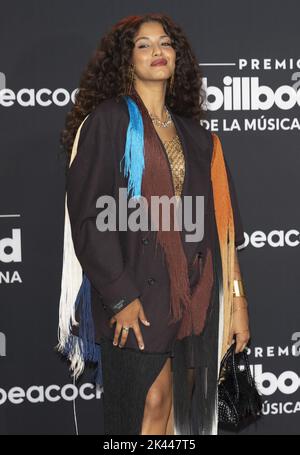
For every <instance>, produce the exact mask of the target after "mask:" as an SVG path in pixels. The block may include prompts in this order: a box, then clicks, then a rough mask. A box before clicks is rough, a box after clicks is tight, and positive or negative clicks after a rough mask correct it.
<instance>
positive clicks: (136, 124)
mask: <svg viewBox="0 0 300 455" xmlns="http://www.w3.org/2000/svg"><path fill="white" fill-rule="evenodd" d="M123 98H124V99H125V101H126V103H127V107H128V111H129V117H130V121H129V125H128V128H127V134H126V146H125V153H124V156H123V157H122V159H121V161H120V172H122V167H121V163H122V161H123V159H124V158H125V166H124V176H125V177H128V175H129V179H128V187H127V194H128V195H130V192H131V197H133V198H139V197H140V196H141V194H142V176H143V171H144V168H145V159H144V124H143V118H142V115H141V113H140V110H139V108H138V106H137V104H136V102H135V101H133V99H132V98H130V97H129V96H124V97H123Z"/></svg>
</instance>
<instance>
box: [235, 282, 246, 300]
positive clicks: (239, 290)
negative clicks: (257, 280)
mask: <svg viewBox="0 0 300 455" xmlns="http://www.w3.org/2000/svg"><path fill="white" fill-rule="evenodd" d="M233 295H234V296H235V297H245V292H244V286H243V282H242V280H233Z"/></svg>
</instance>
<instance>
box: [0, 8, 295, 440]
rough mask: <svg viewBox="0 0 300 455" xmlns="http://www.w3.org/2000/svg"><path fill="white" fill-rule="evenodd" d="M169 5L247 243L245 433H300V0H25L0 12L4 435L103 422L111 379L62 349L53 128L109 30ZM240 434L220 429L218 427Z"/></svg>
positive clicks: (60, 213)
mask: <svg viewBox="0 0 300 455" xmlns="http://www.w3.org/2000/svg"><path fill="white" fill-rule="evenodd" d="M146 12H164V13H167V14H169V15H170V16H171V17H172V18H173V19H174V20H175V22H178V23H179V24H180V25H181V26H182V27H183V29H184V30H185V32H186V34H187V35H188V38H189V39H190V42H191V44H192V47H193V49H194V51H195V54H196V56H197V59H198V61H199V65H201V68H202V70H203V75H204V83H205V87H206V90H207V96H208V107H209V112H208V118H207V120H206V121H205V122H204V126H205V127H206V128H209V129H211V130H212V131H215V132H217V134H219V136H220V138H221V140H222V144H223V149H224V153H225V155H226V158H227V160H228V162H229V165H230V167H231V171H232V174H233V176H234V180H235V184H236V188H237V193H238V198H239V204H240V210H241V214H242V218H243V222H244V228H245V238H246V248H245V249H244V250H242V251H240V252H239V257H240V262H241V268H242V272H243V275H244V280H245V286H246V291H247V294H248V302H249V307H250V315H251V329H252V341H251V345H250V348H251V356H250V361H251V362H250V363H251V368H252V369H253V371H254V373H255V377H256V380H257V382H258V384H259V387H260V390H261V392H262V393H263V401H264V407H263V414H264V415H263V417H262V418H261V419H260V420H259V421H258V422H256V423H255V424H253V425H251V426H248V427H247V428H245V429H244V430H242V431H241V432H240V433H239V434H241V435H244V434H250V435H256V434H268V435H271V434H300V365H299V361H300V309H299V308H300V306H299V291H300V255H299V242H300V237H299V233H300V210H299V194H300V178H299V171H300V153H299V129H300V117H299V106H300V88H299V87H300V54H299V24H298V18H299V14H300V4H299V2H297V1H291V0H286V1H285V2H281V1H280V0H274V1H272V2H259V1H257V0H251V1H250V0H248V1H246V0H244V1H242V2H236V1H233V0H229V1H226V2H220V1H217V0H205V1H196V0H194V1H193V0H187V1H185V2H182V1H179V0H178V1H176V0H172V1H168V0H165V1H163V2H162V1H155V0H151V1H150V0H148V1H147V0H138V1H135V0H127V1H122V0H119V1H118V0H109V1H106V0H100V1H94V0H89V1H87V2H82V1H80V0H72V1H70V0H65V1H64V2H61V1H57V0H53V1H51V2H50V1H44V2H41V1H37V0H28V1H27V2H21V1H19V2H8V3H5V4H4V3H2V6H1V15H0V37H1V50H0V56H1V58H0V89H1V92H0V115H1V123H0V134H1V149H0V150H1V153H0V160H1V161H0V173H1V179H0V200H1V205H0V292H1V301H0V434H52V435H54V434H76V432H77V433H79V434H101V433H102V426H103V417H102V398H103V395H102V390H101V389H100V390H95V388H94V387H93V385H92V384H91V382H90V374H89V373H90V372H89V371H87V372H86V374H85V375H84V376H83V377H82V378H81V379H80V381H78V382H77V383H74V382H73V380H72V378H70V376H69V373H68V364H67V363H66V362H65V361H63V360H62V359H61V358H60V357H59V355H58V354H57V353H56V352H55V350H54V346H55V345H56V343H57V321H58V302H59V294H60V274H61V266H62V239H63V221H64V185H65V176H64V159H63V157H62V156H61V151H60V147H59V133H60V131H61V129H62V127H63V124H64V119H65V115H66V113H67V111H68V110H69V109H70V106H71V103H72V98H73V97H74V93H75V90H76V88H77V86H78V82H79V77H80V74H81V72H82V70H83V69H84V67H85V65H86V63H87V61H88V59H89V58H90V55H91V54H92V52H93V50H94V49H95V47H96V45H97V43H98V42H99V40H100V38H101V36H102V35H103V34H104V33H105V32H106V31H107V30H108V29H109V28H110V27H111V26H112V25H113V24H114V23H115V22H117V21H118V20H119V19H121V18H122V17H124V16H127V15H129V14H141V13H146ZM223 433H225V434H230V432H225V431H224V430H223V431H222V430H221V429H220V434H223Z"/></svg>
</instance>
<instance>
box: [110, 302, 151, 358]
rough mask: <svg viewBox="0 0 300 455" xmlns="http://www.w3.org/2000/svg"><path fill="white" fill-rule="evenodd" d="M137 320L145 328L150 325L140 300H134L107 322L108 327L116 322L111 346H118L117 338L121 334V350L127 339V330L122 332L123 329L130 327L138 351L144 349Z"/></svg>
mask: <svg viewBox="0 0 300 455" xmlns="http://www.w3.org/2000/svg"><path fill="white" fill-rule="evenodd" d="M139 319H140V320H141V321H142V323H143V324H144V325H146V326H149V325H150V322H148V320H147V318H146V316H145V313H144V309H143V306H142V304H141V301H140V299H135V300H133V301H132V302H131V303H129V305H127V306H126V307H125V308H124V309H123V310H121V311H119V312H118V313H117V314H115V315H114V316H113V317H112V318H111V319H110V321H109V325H110V327H112V325H113V324H114V323H115V322H116V328H115V335H114V340H113V344H114V345H115V346H116V345H117V344H118V340H119V336H120V333H121V341H120V343H119V347H120V348H122V347H123V346H124V344H125V343H126V340H127V337H128V332H129V331H128V330H122V328H123V327H128V328H129V327H131V328H132V329H133V330H134V333H135V336H136V339H137V342H138V345H139V348H140V349H144V340H143V337H142V334H141V330H140V325H139Z"/></svg>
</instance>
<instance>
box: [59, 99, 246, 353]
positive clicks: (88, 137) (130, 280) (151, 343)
mask: <svg viewBox="0 0 300 455" xmlns="http://www.w3.org/2000/svg"><path fill="white" fill-rule="evenodd" d="M170 113H171V116H172V119H173V121H174V124H175V127H176V130H177V133H178V135H179V138H180V141H181V144H182V147H183V151H184V156H185V180H184V185H183V190H182V196H185V195H190V196H196V195H204V196H205V204H206V205H205V208H206V212H205V213H207V215H208V216H206V218H205V234H204V238H203V240H201V241H200V242H186V241H185V240H184V235H185V231H184V230H183V231H182V239H183V246H184V251H185V254H186V257H187V261H188V264H189V276H190V284H191V286H192V285H193V283H195V282H196V280H197V278H198V275H197V273H200V272H199V269H197V270H195V269H194V268H193V264H194V263H195V262H194V260H195V258H196V257H199V256H201V251H202V249H203V248H204V245H205V242H209V241H210V238H209V232H216V231H214V230H212V229H211V226H210V225H211V223H213V222H214V217H213V216H212V215H213V214H212V213H210V215H211V216H209V212H210V211H213V202H212V201H213V199H212V185H211V183H212V182H211V174H210V172H211V159H212V150H213V142H212V135H211V133H210V132H209V131H208V130H206V129H205V128H204V127H203V126H201V125H200V124H199V123H198V122H197V121H196V120H194V119H191V118H186V117H183V116H180V115H176V114H175V113H172V111H170ZM128 123H129V113H128V110H127V105H126V103H125V101H124V100H120V101H119V102H118V101H117V100H115V99H113V98H112V99H107V100H105V101H103V102H101V104H100V105H99V106H98V107H97V108H96V109H95V110H94V111H93V112H92V113H91V114H90V115H89V116H88V118H87V119H86V121H85V122H84V124H83V126H82V129H81V132H80V137H79V143H78V148H77V155H76V157H75V159H74V161H73V162H72V164H71V166H70V168H69V170H68V175H67V192H68V199H67V201H68V210H69V216H70V222H71V228H72V236H73V243H74V248H75V253H76V255H77V257H78V259H79V262H80V263H81V266H82V268H83V270H84V272H85V273H86V275H87V276H88V278H89V280H90V282H91V284H92V312H93V318H94V326H95V336H96V342H100V340H101V339H103V338H106V339H109V340H112V339H113V336H114V327H112V328H110V327H109V324H108V322H109V320H110V318H111V317H112V316H113V315H114V314H116V313H118V312H119V311H121V310H122V309H123V308H124V307H125V306H126V305H128V304H129V303H130V302H132V301H133V300H134V299H136V298H137V297H138V298H139V299H140V300H141V302H142V305H143V308H144V311H145V314H146V317H147V318H148V320H149V321H150V323H151V326H150V327H145V326H144V325H143V324H140V328H141V332H142V335H143V339H144V342H145V351H149V352H157V353H158V352H160V353H163V352H171V351H172V347H173V343H174V340H175V338H176V333H177V331H178V329H179V325H180V321H178V322H177V323H176V324H173V325H171V326H169V325H168V324H167V319H168V318H167V316H168V312H169V296H170V294H169V277H168V272H167V268H166V265H165V263H164V261H163V254H162V251H161V249H160V248H159V249H158V254H155V237H154V235H155V233H154V232H151V230H149V231H146V232H145V231H144V232H143V231H137V232H132V231H130V230H127V231H122V232H121V231H114V232H113V231H106V232H100V231H99V230H98V229H97V227H96V217H97V215H98V213H99V209H97V208H96V200H97V199H98V197H99V196H101V195H105V194H106V195H111V196H114V197H115V200H116V201H117V200H118V191H119V188H126V187H127V179H126V178H125V177H124V175H123V171H122V172H120V161H121V159H122V157H123V154H124V151H125V142H126V132H127V127H128ZM226 167H227V172H228V177H229V186H230V192H231V200H232V207H233V214H234V222H235V235H236V237H235V244H236V246H239V245H241V244H242V243H243V242H244V233H243V226H242V221H241V217H240V212H239V207H238V202H237V197H236V192H235V187H234V183H233V180H232V176H231V174H230V170H229V168H228V164H227V162H226ZM157 178H160V176H159V175H158V176H157ZM129 212H130V211H129ZM215 240H216V239H215ZM74 333H76V329H74ZM126 346H127V347H128V348H133V349H139V348H138V344H137V340H136V337H135V334H134V332H133V331H132V330H130V331H129V334H128V338H127V342H126Z"/></svg>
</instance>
